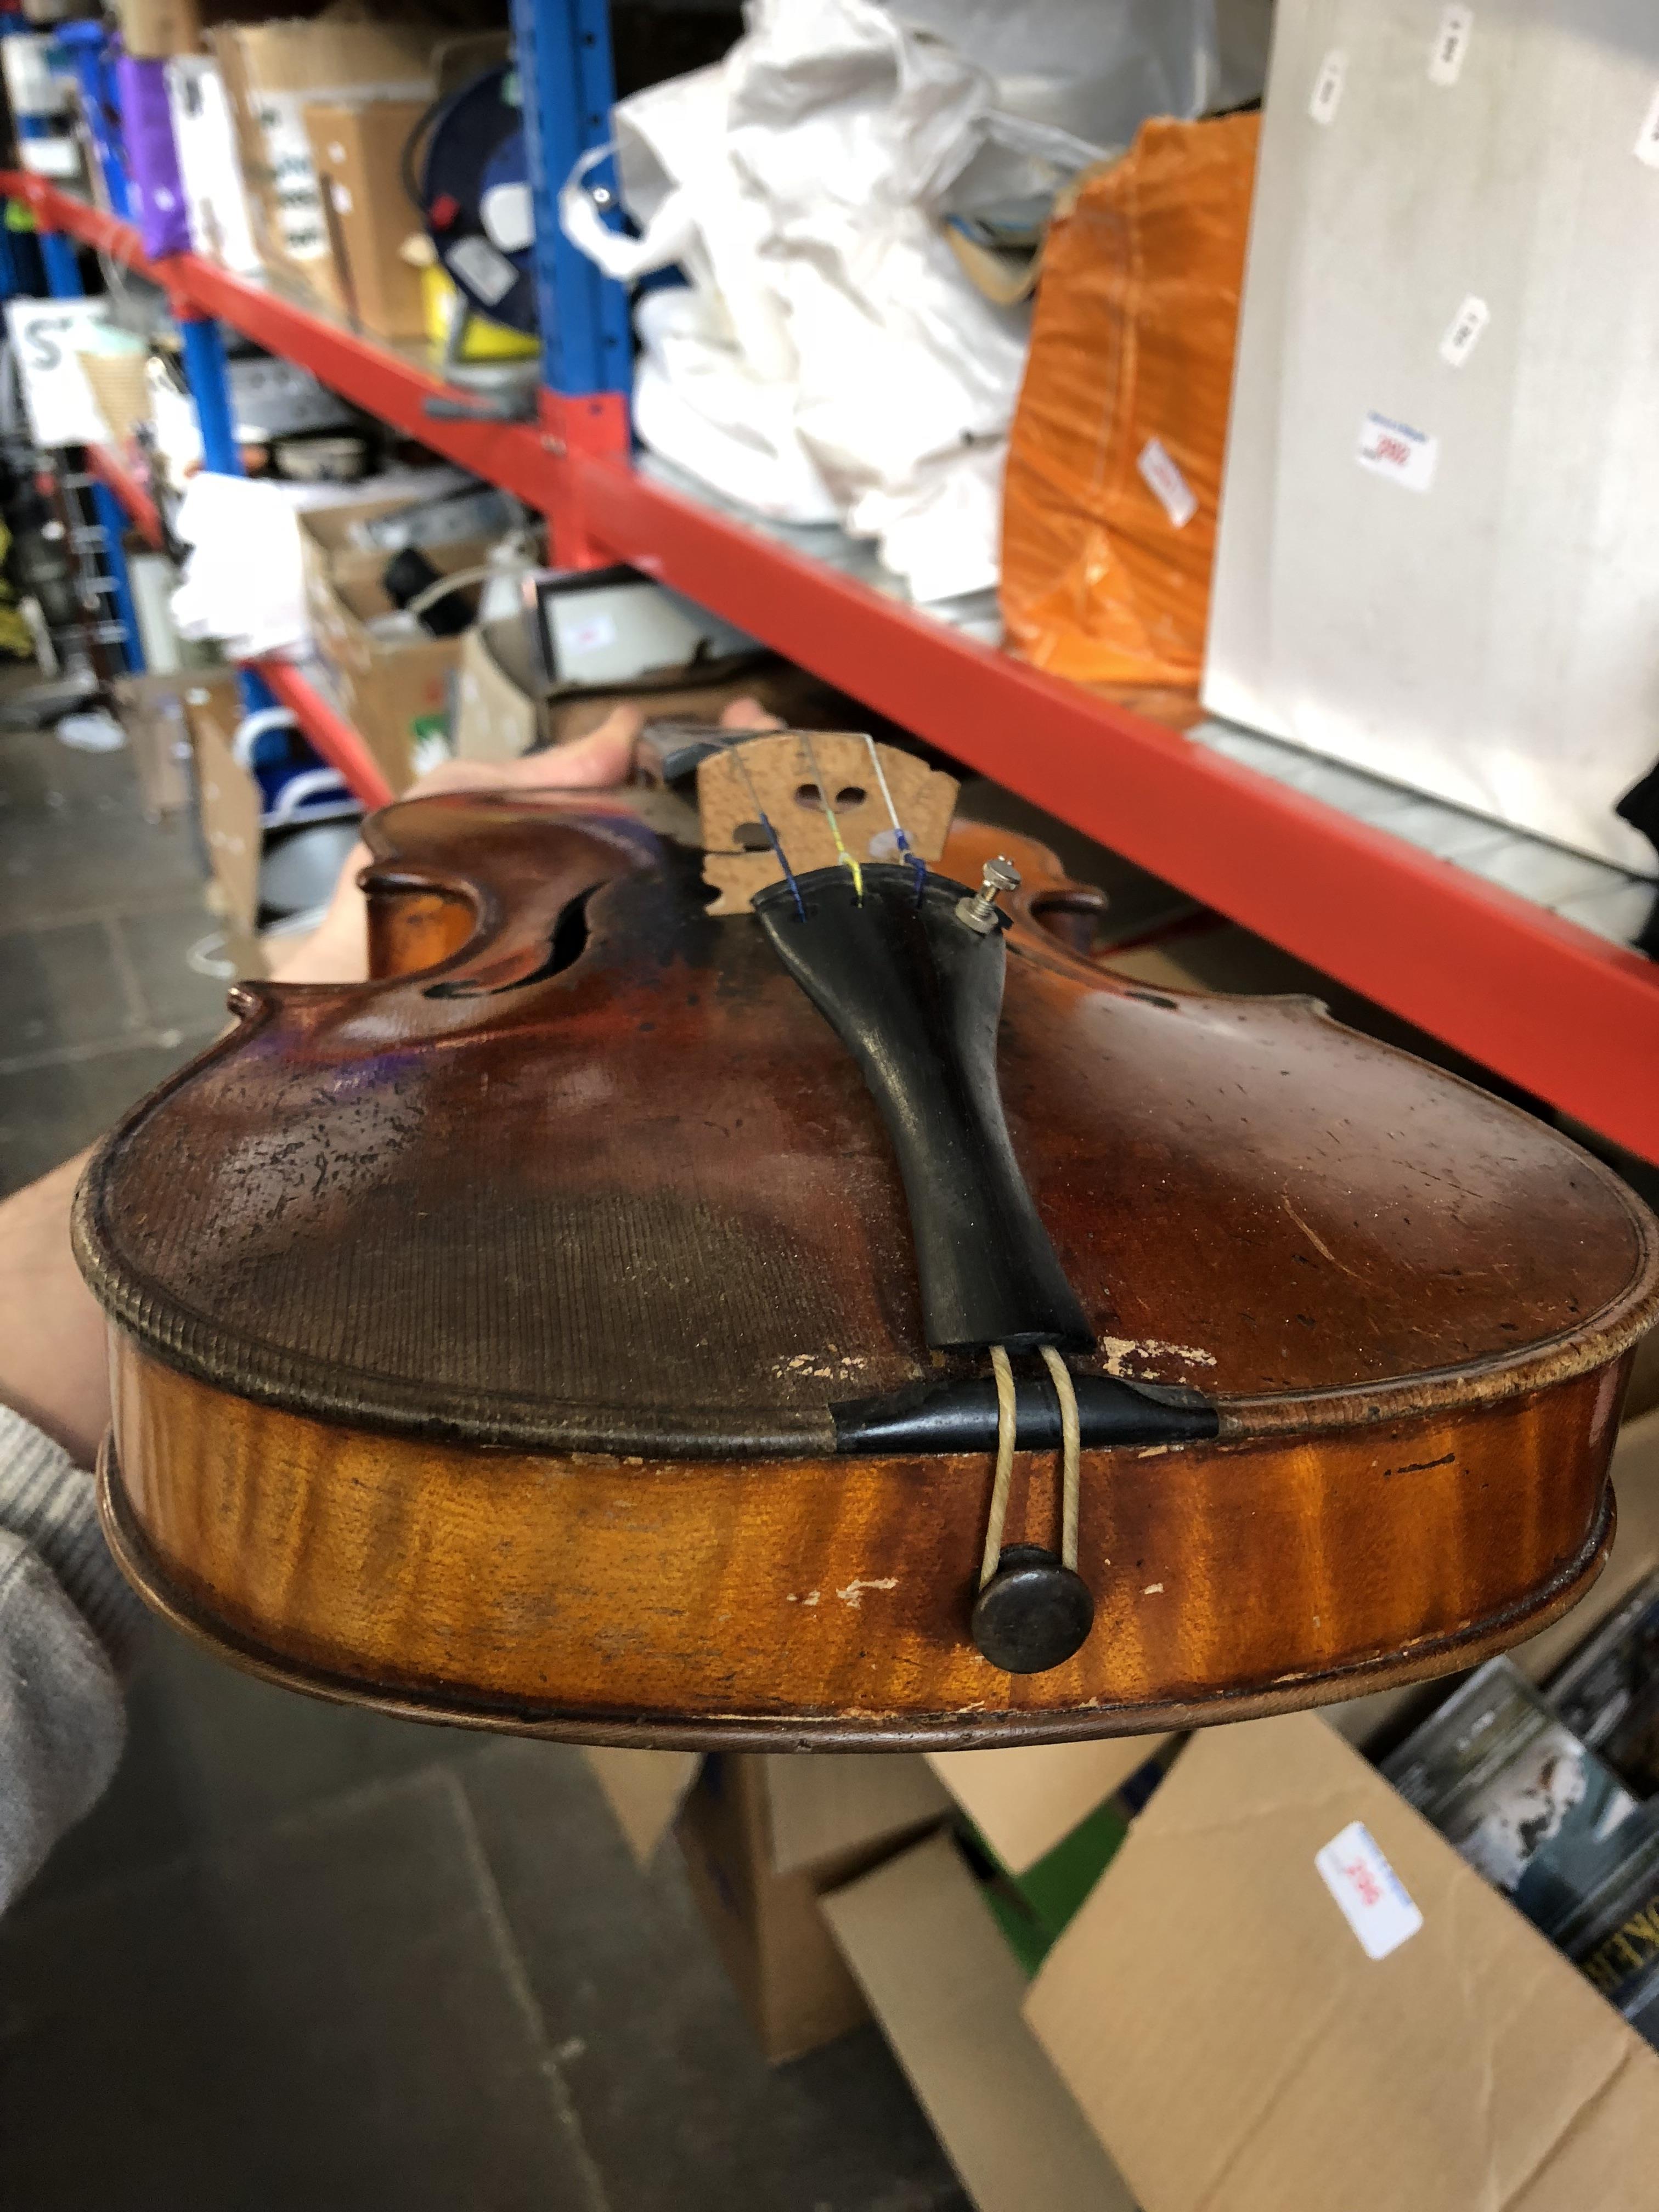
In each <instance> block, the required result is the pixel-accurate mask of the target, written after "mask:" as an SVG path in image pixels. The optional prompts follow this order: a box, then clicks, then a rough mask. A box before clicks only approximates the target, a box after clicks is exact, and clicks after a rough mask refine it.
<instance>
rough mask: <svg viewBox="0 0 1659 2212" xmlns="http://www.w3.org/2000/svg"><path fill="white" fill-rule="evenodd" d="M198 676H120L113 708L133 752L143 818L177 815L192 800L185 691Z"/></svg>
mask: <svg viewBox="0 0 1659 2212" xmlns="http://www.w3.org/2000/svg"><path fill="white" fill-rule="evenodd" d="M200 684H201V678H199V677H198V676H196V675H183V674H179V675H156V676H119V677H117V678H116V680H115V684H114V691H115V710H116V713H117V714H118V717H119V718H120V723H121V727H122V728H123V729H124V730H125V732H126V733H127V743H128V744H129V745H130V746H131V750H132V765H133V768H134V769H135V771H136V772H137V777H138V803H139V805H140V806H141V808H142V809H143V816H144V819H145V821H146V822H159V821H160V820H161V817H163V815H167V814H178V813H180V812H182V811H183V810H184V809H185V808H186V807H187V806H188V805H190V803H191V772H190V759H191V752H190V726H189V724H188V723H187V722H186V720H185V691H186V690H189V689H191V688H199V686H200Z"/></svg>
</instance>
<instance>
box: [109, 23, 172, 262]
mask: <svg viewBox="0 0 1659 2212" xmlns="http://www.w3.org/2000/svg"><path fill="white" fill-rule="evenodd" d="M115 82H116V86H117V88H118V92H119V94H120V100H121V127H122V131H123V133H124V135H125V138H126V142H127V169H128V172H129V174H130V176H131V204H132V218H133V221H134V222H136V223H137V226H138V237H139V241H140V243H141V244H142V245H143V249H144V252H146V253H147V254H148V255H149V258H150V259H151V260H152V261H154V260H156V259H158V258H160V257H161V255H162V254H164V253H188V252H190V210H189V208H188V207H187V206H186V205H185V188H184V185H183V184H182V183H181V182H180V180H179V153H178V149H177V148H176V147H175V146H174V144H173V117H172V115H171V113H170V112H169V111H168V108H167V64H166V63H165V62H137V61H134V59H133V58H132V56H131V54H123V55H122V56H121V58H120V59H119V60H118V62H117V63H116V64H115Z"/></svg>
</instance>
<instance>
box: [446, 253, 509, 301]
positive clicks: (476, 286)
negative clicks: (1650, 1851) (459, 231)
mask: <svg viewBox="0 0 1659 2212" xmlns="http://www.w3.org/2000/svg"><path fill="white" fill-rule="evenodd" d="M444 259H445V260H446V261H447V263H448V264H449V266H450V267H451V268H452V269H453V270H454V272H455V274H456V275H457V276H460V277H464V278H465V281H466V284H467V289H469V290H470V291H473V292H476V293H477V295H478V297H479V298H480V299H481V300H482V301H483V303H484V305H485V307H494V306H495V303H496V301H498V300H504V299H506V297H507V294H508V293H509V292H510V291H511V290H512V289H513V286H514V285H515V284H516V283H518V281H519V272H518V270H516V269H515V268H514V267H513V264H512V263H511V262H510V261H509V260H508V259H507V257H506V255H505V254H501V253H497V252H496V251H495V247H494V246H492V245H491V244H490V243H489V240H488V239H487V238H463V239H459V240H457V242H456V243H455V244H454V245H453V246H446V247H445V249H444Z"/></svg>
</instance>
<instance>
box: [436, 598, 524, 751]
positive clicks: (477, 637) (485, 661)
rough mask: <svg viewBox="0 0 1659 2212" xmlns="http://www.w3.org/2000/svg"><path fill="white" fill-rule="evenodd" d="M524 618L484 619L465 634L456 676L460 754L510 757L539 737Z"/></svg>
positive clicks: (456, 732)
mask: <svg viewBox="0 0 1659 2212" xmlns="http://www.w3.org/2000/svg"><path fill="white" fill-rule="evenodd" d="M531 685H532V678H531V671H530V653H529V646H528V640H527V637H526V629H525V624H524V621H523V618H522V617H520V616H517V615H512V616H509V617H507V619H506V620H505V621H502V622H491V623H477V624H475V626H474V627H473V628H472V629H470V630H468V631H467V633H466V635H465V637H464V638H463V639H462V640H461V659H460V667H459V673H458V674H457V677H456V679H455V726H454V730H453V733H452V734H453V743H454V748H455V757H456V758H457V759H458V760H476V761H510V760H517V759H518V757H519V756H520V754H521V753H527V752H528V751H529V750H530V749H531V747H532V745H533V744H535V742H536V700H535V696H534V693H533V691H532V688H531Z"/></svg>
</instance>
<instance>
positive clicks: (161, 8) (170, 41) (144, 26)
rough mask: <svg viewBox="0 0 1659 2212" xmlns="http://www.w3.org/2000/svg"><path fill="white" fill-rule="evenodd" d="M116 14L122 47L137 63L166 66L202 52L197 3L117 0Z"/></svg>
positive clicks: (169, 0) (189, 1) (200, 19)
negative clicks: (175, 58) (172, 60)
mask: <svg viewBox="0 0 1659 2212" xmlns="http://www.w3.org/2000/svg"><path fill="white" fill-rule="evenodd" d="M116 13H117V15H118V16H119V17H120V21H121V40H122V43H123V45H124V46H125V47H126V50H127V52H129V53H130V54H131V56H132V58H133V59H134V60H135V61H140V62H164V61H167V60H168V59H170V58H171V57H172V56H173V55H174V54H193V53H196V52H199V50H200V48H201V44H202V12H201V9H200V8H199V7H198V6H197V0H117V5H116Z"/></svg>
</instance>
